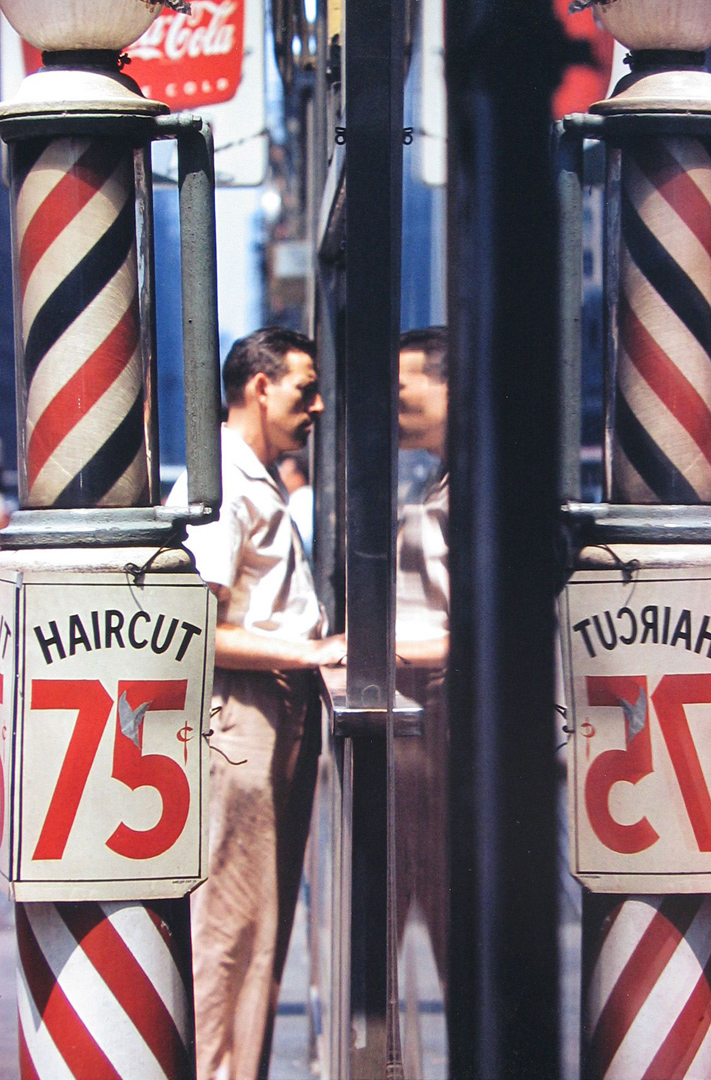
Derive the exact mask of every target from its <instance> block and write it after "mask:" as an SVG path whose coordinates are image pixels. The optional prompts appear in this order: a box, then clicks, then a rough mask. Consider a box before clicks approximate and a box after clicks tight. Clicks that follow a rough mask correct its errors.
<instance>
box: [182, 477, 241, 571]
mask: <svg viewBox="0 0 711 1080" xmlns="http://www.w3.org/2000/svg"><path fill="white" fill-rule="evenodd" d="M240 503H241V500H239V499H237V500H231V501H227V500H225V501H223V503H222V507H221V509H220V517H219V519H218V520H217V521H211V522H210V523H209V524H208V525H188V527H187V534H188V536H187V540H186V541H185V546H186V547H187V548H188V549H189V550H190V551H191V552H192V553H193V556H194V557H195V565H196V566H197V570H198V573H199V574H200V577H201V578H202V579H203V580H204V581H207V582H210V583H211V584H213V585H225V586H226V587H227V588H228V589H231V588H232V586H233V585H234V583H235V579H236V576H237V566H238V564H239V557H240V551H241V548H242V544H243V543H244V539H245V537H246V535H247V523H246V522H245V521H244V520H242V519H243V517H244V514H240ZM167 504H168V505H174V506H186V505H187V477H186V474H183V475H182V476H180V477H179V478H178V480H177V481H176V483H175V485H174V487H173V490H172V491H171V493H170V495H169V496H168V500H167Z"/></svg>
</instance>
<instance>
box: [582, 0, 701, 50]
mask: <svg viewBox="0 0 711 1080" xmlns="http://www.w3.org/2000/svg"><path fill="white" fill-rule="evenodd" d="M593 9H594V11H595V14H596V15H597V16H598V18H599V19H600V22H601V23H602V24H603V25H604V26H605V28H606V29H607V30H609V31H610V33H611V34H612V36H613V37H614V38H617V40H618V41H619V42H620V44H621V45H625V46H626V47H627V48H628V49H633V50H644V49H671V50H674V51H681V52H704V51H705V50H706V49H708V48H709V47H710V46H711V0H595V2H594V4H593Z"/></svg>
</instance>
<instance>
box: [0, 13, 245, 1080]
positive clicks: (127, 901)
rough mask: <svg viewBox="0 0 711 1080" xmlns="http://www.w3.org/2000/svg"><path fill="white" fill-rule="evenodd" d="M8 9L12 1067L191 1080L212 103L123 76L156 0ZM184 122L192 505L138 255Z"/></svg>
mask: <svg viewBox="0 0 711 1080" xmlns="http://www.w3.org/2000/svg"><path fill="white" fill-rule="evenodd" d="M223 6H224V5H223ZM0 7H1V8H2V10H3V11H4V13H5V14H6V16H7V17H8V19H9V21H10V22H11V24H12V25H13V27H14V29H15V30H16V31H17V32H18V34H20V35H22V37H24V38H25V39H26V40H27V41H29V42H30V44H31V45H32V46H34V47H35V48H37V49H39V50H42V58H43V62H44V65H45V66H44V68H43V69H42V70H41V71H40V72H38V73H35V74H31V75H29V76H28V78H27V79H26V80H25V82H24V83H23V84H22V86H21V87H20V89H19V90H18V92H17V95H16V97H15V98H14V99H13V100H12V101H10V102H8V103H3V104H2V105H0V131H1V133H2V136H3V138H4V139H5V140H6V141H7V142H8V143H9V144H10V180H11V192H12V201H11V208H12V225H13V245H14V250H13V269H14V286H15V288H14V293H15V312H16V368H17V386H18V399H19V408H18V414H19V425H18V427H19V442H20V446H19V453H18V472H19V487H20V502H21V510H20V511H18V512H17V513H16V514H15V515H13V519H12V520H11V523H10V526H9V527H8V529H7V530H6V531H5V532H4V533H3V536H2V537H1V538H0V547H1V548H2V550H0V608H1V610H0V627H6V628H7V633H6V634H5V645H7V647H3V649H2V653H0V706H1V708H2V720H3V731H2V735H3V741H2V755H0V756H1V758H2V774H1V778H2V781H3V783H2V791H1V794H2V836H1V837H0V873H2V876H3V877H4V878H6V880H7V883H8V889H9V891H10V894H11V895H12V896H14V898H15V899H16V900H17V901H19V902H18V903H17V904H16V928H17V940H18V1009H19V1026H20V1039H19V1042H20V1064H19V1074H20V1076H21V1077H22V1080H59V1078H66V1080H190V1078H192V1077H193V1076H194V1047H193V1043H194V1039H193V1016H192V993H191V987H192V978H191V957H190V933H189V906H188V899H187V893H189V891H190V890H191V889H193V888H195V887H196V885H197V884H199V882H200V881H201V880H202V879H203V877H204V870H203V866H204V865H205V858H206V846H207V818H206V797H207V778H208V767H209V762H208V758H209V747H208V745H207V742H206V739H205V738H203V736H205V735H206V730H207V724H208V718H209V701H210V694H211V680H212V642H213V629H214V602H213V600H212V599H210V597H209V591H208V590H206V588H205V586H204V584H203V583H202V582H201V581H200V579H199V578H198V577H197V575H196V574H194V572H192V570H191V568H190V567H191V564H190V560H189V559H188V557H187V555H186V553H185V552H183V551H181V550H180V548H179V547H178V544H179V537H180V535H181V529H182V526H183V524H184V522H185V521H192V522H193V523H195V524H198V523H200V521H202V520H206V519H207V520H210V517H211V515H213V514H214V513H215V512H216V507H217V506H219V499H220V494H219V479H217V477H218V475H219V464H214V465H213V464H212V463H211V464H205V461H206V459H207V458H208V457H211V456H214V458H215V463H217V462H218V461H219V453H218V451H217V445H216V444H217V432H218V417H217V405H218V401H217V395H218V389H217V388H218V380H219V361H218V355H217V333H216V287H215V271H214V187H213V185H212V165H211V163H210V162H209V146H210V144H209V140H207V139H206V136H205V134H204V131H203V129H202V128H201V122H200V121H199V120H196V119H195V118H190V119H188V120H186V121H185V123H184V124H183V125H182V127H181V126H180V125H177V126H176V127H175V128H166V127H163V129H162V130H160V131H159V130H158V129H157V127H156V123H157V121H156V117H158V116H159V115H160V114H162V113H167V112H168V111H169V110H168V106H167V105H164V104H162V103H161V102H159V101H154V100H150V99H147V98H145V97H143V96H142V94H141V92H140V90H139V88H138V86H137V85H136V84H135V83H132V81H131V80H130V79H128V78H127V77H126V75H125V74H121V73H120V70H119V53H120V52H121V51H122V50H123V49H125V47H126V46H127V45H129V44H130V43H131V42H132V41H134V40H135V39H136V38H138V37H139V36H140V35H141V34H142V33H143V32H144V31H146V30H147V29H148V28H149V27H150V26H151V24H152V23H153V22H154V20H156V18H157V17H158V16H159V15H160V13H161V11H162V8H163V4H162V2H151V0H72V3H71V4H66V3H63V2H61V0H0ZM213 37H215V38H216V35H215V34H213ZM81 50H92V51H91V53H90V54H88V55H86V54H82V52H81ZM73 65H76V66H75V67H73ZM166 136H168V137H176V136H177V137H178V139H179V141H180V146H181V149H180V151H179V152H180V154H181V167H182V168H183V174H182V177H181V223H185V224H187V225H188V228H190V229H191V230H192V234H193V236H194V237H195V236H197V235H198V229H197V228H196V227H195V224H194V222H193V221H192V219H190V217H189V215H190V214H193V215H198V214H199V215H202V216H201V218H200V224H199V233H200V237H201V239H200V240H198V239H195V238H194V239H193V248H194V258H195V260H196V262H198V261H199V264H200V267H201V275H202V278H203V279H204V280H202V281H201V282H200V286H199V288H198V287H194V288H193V289H192V290H191V292H193V293H194V292H200V290H202V291H201V292H200V296H199V297H198V299H197V300H194V298H193V296H192V295H186V289H185V288H184V290H183V309H184V314H185V318H186V320H187V323H188V325H189V327H190V333H191V335H192V337H191V339H190V340H191V342H193V346H194V347H195V349H196V350H198V349H199V352H200V355H199V356H197V357H196V356H191V357H190V364H191V368H192V370H191V371H190V372H189V373H188V374H186V387H187V386H188V384H189V383H190V381H191V380H192V393H193V396H196V397H198V398H199V399H200V401H201V402H203V403H204V405H205V409H204V411H203V413H202V414H201V419H200V421H198V419H197V417H198V413H199V408H202V405H201V406H200V407H199V408H198V411H196V412H194V417H195V418H194V419H193V418H191V420H190V421H189V422H188V423H186V442H187V444H188V460H189V462H192V463H193V464H192V467H191V470H190V485H191V489H190V490H191V494H190V503H191V505H190V506H189V507H185V508H179V509H177V510H176V511H175V512H173V511H164V510H163V508H162V507H160V506H158V505H152V504H153V503H156V504H157V502H158V492H157V490H153V488H154V486H155V485H154V484H153V480H154V478H155V477H154V475H153V474H154V472H155V469H154V468H152V467H151V462H154V461H155V451H156V447H154V446H153V445H152V435H151V432H152V430H153V428H154V426H155V420H156V418H155V417H153V416H152V414H151V410H152V398H153V393H152V390H151V379H152V378H153V372H152V370H151V368H152V364H153V362H154V358H153V356H152V355H151V352H152V334H153V328H152V325H148V326H143V327H142V325H141V318H142V316H144V315H146V316H147V317H148V319H149V321H150V319H151V318H152V313H151V309H150V293H151V273H152V271H151V267H150V257H148V260H147V261H144V262H143V264H142V270H141V272H139V267H138V265H137V213H136V202H137V188H140V198H141V199H143V202H142V204H141V218H142V221H143V224H144V231H143V232H142V234H141V251H142V256H143V258H144V260H145V259H146V253H147V252H148V251H149V250H150V244H151V237H150V217H151V215H150V192H149V190H148V189H147V188H146V189H145V190H144V182H145V179H146V177H148V178H149V177H150V167H149V165H148V164H147V154H148V153H149V143H150V140H151V139H152V138H156V137H166ZM181 140H182V141H181ZM198 193H199V194H198ZM200 200H202V201H200ZM185 204H187V205H188V206H189V207H190V209H189V210H185ZM183 214H184V216H183ZM185 274H186V271H185V267H183V277H184V279H185ZM139 294H140V295H139ZM197 303H199V310H198V309H197V308H196V304H197ZM213 368H214V371H213ZM196 372H200V374H199V375H196ZM191 408H193V409H194V408H195V407H194V403H191ZM210 410H212V411H214V414H215V415H214V420H213V417H212V414H211V412H210ZM201 423H202V425H203V426H202V427H200V424H201ZM198 428H199V430H198ZM176 537H177V539H176Z"/></svg>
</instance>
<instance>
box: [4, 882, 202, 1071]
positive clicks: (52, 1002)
mask: <svg viewBox="0 0 711 1080" xmlns="http://www.w3.org/2000/svg"><path fill="white" fill-rule="evenodd" d="M185 903H186V904H187V900H186V901H185ZM160 909H161V905H160V904H156V905H151V904H150V903H143V904H140V903H101V904H99V903H87V902H82V903H78V904H71V903H62V904H48V903H47V904H17V905H16V924H17V939H18V948H19V965H18V975H17V981H18V988H17V989H18V1011H19V1036H20V1038H19V1042H20V1077H21V1080H192V1077H193V1076H194V1069H193V1064H192V1013H191V1004H190V1002H191V992H190V975H189V959H188V960H187V962H185V961H183V960H182V959H181V955H180V952H179V950H178V949H177V948H176V941H175V938H174V937H173V934H172V931H171V930H170V928H169V926H168V924H167V923H166V921H165V920H164V919H163V918H162V917H161V910H160ZM186 965H187V966H188V971H187V973H186V971H185V967H186Z"/></svg>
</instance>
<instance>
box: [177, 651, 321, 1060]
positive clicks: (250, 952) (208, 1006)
mask: <svg viewBox="0 0 711 1080" xmlns="http://www.w3.org/2000/svg"><path fill="white" fill-rule="evenodd" d="M213 704H215V705H221V706H222V708H221V711H220V712H219V713H218V714H217V715H216V716H215V717H213V721H212V726H213V730H214V734H213V736H212V738H211V740H210V741H211V746H212V750H211V768H210V873H209V877H208V880H207V881H206V882H205V883H204V884H203V885H201V886H200V888H199V889H197V891H196V892H195V893H194V894H193V897H192V904H191V917H192V941H193V975H194V980H195V1022H196V1041H197V1076H198V1080H213V1078H215V1077H219V1078H220V1080H222V1077H223V1076H224V1077H229V1080H258V1078H259V1080H262V1078H263V1080H266V1077H267V1073H268V1068H269V1054H270V1049H271V1038H272V1030H273V1025H274V1017H275V1013H276V1005H277V998H278V994H279V985H280V982H281V976H282V972H283V968H284V963H285V961H286V953H287V949H288V945H289V937H290V934H291V928H292V924H293V920H294V911H295V907H296V900H297V897H298V891H299V882H300V879H301V870H302V864H303V858H304V848H305V845H306V840H307V837H308V832H309V824H310V818H311V806H312V802H313V792H314V786H315V781H316V767H317V761H318V753H319V745H320V713H319V705H318V697H317V694H316V681H315V677H314V675H313V673H312V672H297V673H271V672H227V671H224V670H222V669H218V670H216V672H215V698H214V701H213ZM220 751H221V752H222V753H220ZM223 755H226V756H223ZM228 758H229V759H231V761H228V760H227V759H228ZM244 759H246V763H245V764H240V765H235V764H232V763H231V762H239V761H243V760H244Z"/></svg>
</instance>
